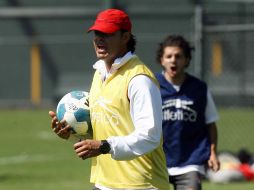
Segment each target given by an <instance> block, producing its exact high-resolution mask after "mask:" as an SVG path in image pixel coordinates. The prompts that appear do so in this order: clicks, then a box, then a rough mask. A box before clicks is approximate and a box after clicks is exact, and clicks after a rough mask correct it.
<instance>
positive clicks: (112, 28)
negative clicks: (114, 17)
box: [87, 24, 120, 34]
mask: <svg viewBox="0 0 254 190" xmlns="http://www.w3.org/2000/svg"><path fill="white" fill-rule="evenodd" d="M93 30H96V31H100V32H103V33H106V34H112V33H115V32H117V31H118V30H120V28H119V27H118V26H117V25H115V24H94V25H93V26H91V27H90V28H89V29H88V31H87V32H91V31H93Z"/></svg>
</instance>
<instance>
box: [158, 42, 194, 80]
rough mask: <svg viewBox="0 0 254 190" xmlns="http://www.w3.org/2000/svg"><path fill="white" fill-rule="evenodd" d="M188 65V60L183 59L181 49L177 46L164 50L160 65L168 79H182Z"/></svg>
mask: <svg viewBox="0 0 254 190" xmlns="http://www.w3.org/2000/svg"><path fill="white" fill-rule="evenodd" d="M188 64H189V59H188V58H186V57H185V55H184V53H183V51H182V49H181V48H179V47H177V46H167V47H165V48H164V52H163V55H162V57H161V65H162V66H163V67H164V69H165V72H166V73H167V75H168V77H170V78H178V77H182V76H183V75H184V72H185V68H186V67H187V66H188Z"/></svg>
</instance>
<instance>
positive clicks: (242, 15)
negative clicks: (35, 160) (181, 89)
mask: <svg viewBox="0 0 254 190" xmlns="http://www.w3.org/2000/svg"><path fill="white" fill-rule="evenodd" d="M111 7H116V8H121V9H123V10H125V11H126V12H127V13H128V14H129V16H130V18H131V20H132V23H133V34H134V35H135V36H136V38H137V48H136V54H137V55H139V57H140V58H141V59H142V60H143V61H144V62H145V63H146V64H147V65H148V66H149V67H150V68H151V69H152V70H153V71H154V72H159V71H160V70H161V68H160V67H159V65H158V64H157V63H156V61H155V52H156V49H157V45H158V43H159V42H160V41H162V39H164V38H165V37H166V35H168V34H180V35H183V36H184V37H185V38H186V39H188V40H189V41H190V42H191V44H192V45H193V46H194V47H195V51H194V52H193V59H192V62H191V65H190V68H189V72H190V73H192V74H194V75H195V76H197V77H199V78H201V79H203V80H204V81H206V82H207V83H208V85H209V88H210V90H211V92H212V94H213V96H214V99H215V102H216V105H217V107H218V110H219V114H220V120H219V122H218V130H219V151H228V152H233V153H234V154H237V153H238V152H239V151H240V150H242V149H245V150H247V151H249V152H250V154H252V155H253V152H254V146H253V144H254V138H253V136H254V109H253V106H254V85H253V83H254V72H253V69H254V63H253V62H254V53H253V49H254V0H212V1H211V0H156V1H155V0H138V1H137V0H36V1H35V0H1V1H0V87H1V90H0V110H1V111H0V122H1V123H4V124H3V125H2V126H1V127H0V128H2V130H3V128H4V126H5V125H7V126H12V125H15V127H19V125H20V126H23V125H25V126H26V127H27V130H29V126H27V125H28V124H30V125H36V124H38V120H39V121H40V122H41V126H40V127H41V128H40V127H38V128H40V129H41V130H42V131H43V135H42V136H43V137H42V139H44V140H45V139H47V140H48V141H49V142H50V143H52V142H51V141H50V140H49V139H51V140H52V139H57V138H56V137H55V136H54V137H52V138H51V133H50V132H51V131H50V130H46V129H47V126H49V122H50V121H49V118H48V115H47V110H48V109H55V106H56V104H57V101H58V100H59V98H61V97H62V96H63V95H64V94H66V93H67V92H69V91H71V90H77V89H82V90H85V91H89V88H90V83H91V80H92V76H93V69H92V65H93V64H94V62H95V61H96V57H95V54H94V50H93V46H92V34H87V32H86V31H87V29H88V28H89V26H91V24H92V23H93V20H94V19H95V15H96V14H97V13H98V12H99V11H101V10H103V9H106V8H111ZM45 110H46V111H45ZM36 113H37V114H38V115H39V116H37V115H36V116H33V117H36V118H37V117H38V118H37V120H35V121H34V124H33V123H31V122H32V121H31V117H28V116H27V115H30V116H32V115H33V114H36ZM15 114H16V115H15ZM22 114H26V115H22ZM9 115H10V116H9ZM21 115H22V116H21ZM40 116H41V117H40ZM22 118H23V120H22ZM24 118H27V119H26V120H24ZM29 118H30V120H29ZM18 119H20V120H21V121H23V124H21V121H20V120H18ZM42 128H43V129H42ZM13 129H14V126H13ZM19 129H20V128H19ZM7 131H8V130H7V129H6V133H7ZM13 133H15V134H16V132H15V130H14V131H13ZM21 134H22V133H21ZM24 134H25V133H24ZM19 135H20V134H19ZM26 135H27V133H26ZM40 135H41V133H40ZM31 136H32V135H31ZM7 137H8V138H9V139H12V140H13V139H15V135H14V136H8V135H7ZM40 137H41V136H40ZM29 138H30V137H29ZM57 140H58V139H57ZM1 141H2V143H3V144H4V143H6V141H8V139H4V138H3V139H2V140H1ZM21 141H22V142H24V139H22V138H21ZM52 141H53V140H52ZM51 145H52V144H51ZM51 145H50V146H51ZM1 146H2V145H0V167H1V166H5V167H6V171H7V170H8V169H7V168H8V167H9V165H8V164H7V165H6V164H5V163H6V162H5V161H3V160H2V162H1V156H2V157H4V158H5V157H6V159H8V156H14V157H15V156H17V154H18V155H19V156H20V155H24V152H25V155H26V156H28V157H26V158H29V154H28V152H29V150H30V148H28V147H27V150H24V151H23V150H22V148H21V149H18V150H19V151H17V152H16V154H15V153H13V152H10V151H6V149H5V148H4V147H3V146H2V147H1ZM10 146H15V147H17V145H16V144H15V145H14V144H10ZM59 146H62V145H59ZM1 150H2V152H1ZM63 151H64V150H63ZM31 152H32V151H31ZM72 154H73V153H71V155H72ZM69 156H70V155H69ZM72 156H73V155H72ZM72 156H70V157H71V159H72ZM21 157H22V156H21ZM28 160H29V159H28ZM1 163H4V164H2V165H1ZM7 163H8V162H7ZM10 163H12V162H10ZM7 173H8V172H7ZM6 175H7V174H6V173H2V174H1V173H0V187H1V180H2V181H3V179H6ZM7 176H8V175H7ZM48 183H49V182H48ZM6 184H7V183H6ZM241 185H242V184H241ZM7 186H8V185H7ZM34 188H35V187H34ZM72 188H73V189H74V187H73V186H72ZM220 188H221V189H223V188H222V187H220ZM237 188H239V186H237ZM251 188H253V186H251ZM251 188H250V189H251ZM12 189H14V188H12ZM35 189H36V188H35ZM48 189H50V188H48ZM62 189H63V188H62ZM77 189H78V188H77ZM231 189H232V187H231ZM246 189H248V188H247V187H246Z"/></svg>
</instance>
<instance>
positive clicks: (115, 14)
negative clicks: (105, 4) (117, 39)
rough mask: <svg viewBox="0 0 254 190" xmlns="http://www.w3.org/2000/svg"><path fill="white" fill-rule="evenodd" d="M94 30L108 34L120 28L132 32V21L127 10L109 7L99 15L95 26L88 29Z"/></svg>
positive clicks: (89, 30)
mask: <svg viewBox="0 0 254 190" xmlns="http://www.w3.org/2000/svg"><path fill="white" fill-rule="evenodd" d="M92 30H97V31H100V32H103V33H107V34H112V33H115V32H117V31H118V30H127V31H130V32H131V21H130V19H129V16H128V15H127V14H126V13H125V12H123V11H121V10H118V9H107V10H104V11H102V12H100V13H99V14H98V15H97V17H96V20H95V22H94V24H93V26H91V27H90V28H89V29H88V32H91V31H92Z"/></svg>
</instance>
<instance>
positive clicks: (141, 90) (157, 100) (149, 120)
mask: <svg viewBox="0 0 254 190" xmlns="http://www.w3.org/2000/svg"><path fill="white" fill-rule="evenodd" d="M128 97H129V99H130V115H131V118H132V121H133V124H134V127H135V130H134V131H133V132H132V133H131V134H129V135H128V136H117V137H110V138H108V139H107V141H108V142H109V143H110V145H111V152H110V153H111V156H112V158H113V159H115V160H130V159H133V158H135V157H138V156H141V155H143V154H146V153H147V152H150V151H152V150H153V149H155V148H156V147H158V146H159V144H160V139H161V135H162V101H161V95H160V90H159V88H158V87H157V86H156V84H155V83H154V82H153V81H152V80H151V79H150V78H149V77H148V76H145V75H138V76H135V77H134V78H133V79H132V80H131V81H130V83H129V86H128Z"/></svg>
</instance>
